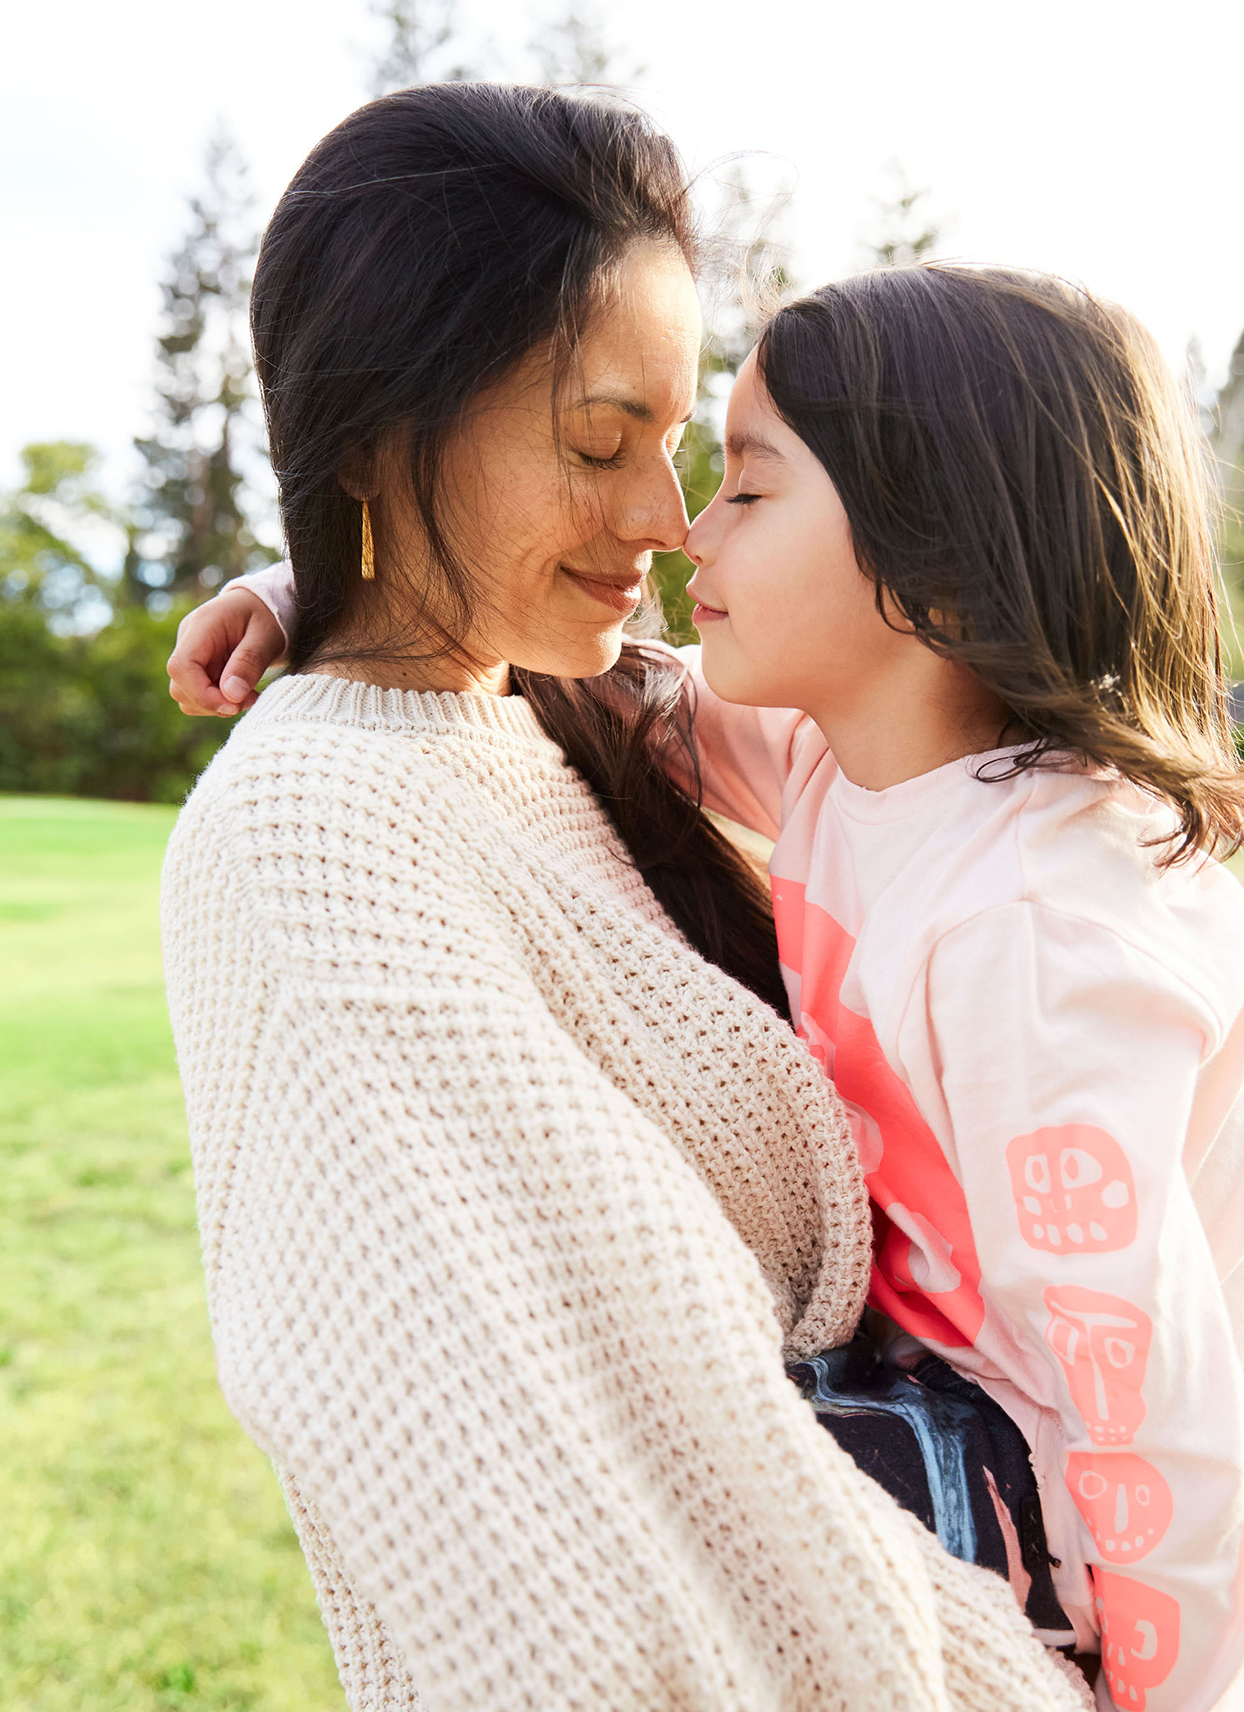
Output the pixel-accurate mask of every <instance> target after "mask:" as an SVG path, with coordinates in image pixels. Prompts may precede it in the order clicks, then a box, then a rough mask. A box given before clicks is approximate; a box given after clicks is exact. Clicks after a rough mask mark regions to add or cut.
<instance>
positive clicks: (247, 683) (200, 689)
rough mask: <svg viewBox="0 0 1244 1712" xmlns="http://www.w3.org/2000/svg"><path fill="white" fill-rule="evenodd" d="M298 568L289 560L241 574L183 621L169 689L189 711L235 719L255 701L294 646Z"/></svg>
mask: <svg viewBox="0 0 1244 1712" xmlns="http://www.w3.org/2000/svg"><path fill="white" fill-rule="evenodd" d="M293 616H294V574H293V571H292V570H291V569H290V566H289V565H288V563H285V562H283V563H281V564H279V565H270V566H269V567H268V568H267V569H266V570H263V571H255V572H253V573H252V574H251V575H250V576H248V577H235V578H234V580H233V581H232V582H229V583H226V584H225V586H224V588H222V589H221V591H220V593H219V594H218V595H216V596H215V597H214V598H213V599H212V600H207V601H204V602H203V604H202V606H196V607H195V609H194V611H193V612H188V613H187V614H186V616H185V617H184V618H183V619H182V621H181V623H180V624H179V625H178V627H177V646H176V647H175V648H174V650H173V652H172V654H171V655H170V656H169V661H168V675H169V694H170V695H171V696H172V698H173V700H174V701H175V702H176V703H177V705H178V707H180V708H181V710H182V712H183V713H188V714H199V715H203V714H214V715H216V716H217V717H219V718H222V719H231V718H232V717H233V715H234V714H236V713H243V712H245V710H246V709H247V708H248V707H253V706H254V704H255V698H256V690H257V686H258V683H259V680H260V678H262V677H263V675H264V673H265V672H266V671H267V670H268V668H269V667H270V666H275V665H277V664H278V663H279V662H280V661H281V660H282V659H283V658H284V656H285V651H286V649H287V647H288V646H289V635H290V630H291V627H292V624H293Z"/></svg>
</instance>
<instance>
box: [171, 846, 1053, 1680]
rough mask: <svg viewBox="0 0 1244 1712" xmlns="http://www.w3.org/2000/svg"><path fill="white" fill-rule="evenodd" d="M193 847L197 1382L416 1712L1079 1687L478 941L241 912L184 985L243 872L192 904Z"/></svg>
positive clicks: (732, 1236)
mask: <svg viewBox="0 0 1244 1712" xmlns="http://www.w3.org/2000/svg"><path fill="white" fill-rule="evenodd" d="M191 847H192V846H190V845H188V848H191ZM195 860H196V862H202V863H204V864H205V865H206V866H205V867H204V870H203V871H202V872H200V871H198V870H197V869H193V870H192V869H191V868H189V867H187V868H185V869H183V870H181V871H180V872H178V871H177V870H176V865H175V864H174V871H173V873H172V874H171V876H170V880H169V883H168V886H167V898H166V912H167V917H168V919H173V918H175V917H176V916H177V914H178V912H179V911H183V910H184V911H189V910H190V909H191V907H192V897H194V895H195V889H196V888H199V890H198V893H197V896H198V899H199V916H200V919H201V920H202V921H203V922H204V928H203V933H204V936H205V937H204V940H203V943H202V944H196V943H195V942H194V939H193V937H187V936H186V934H185V933H184V932H183V933H182V934H181V935H180V936H179V937H178V940H177V944H176V947H175V951H174V956H173V965H172V966H171V968H170V989H171V991H172V992H173V993H174V994H177V993H188V992H190V990H191V988H192V987H193V990H194V991H195V992H199V993H204V994H206V995H207V997H205V998H204V1000H203V1001H202V1002H203V1003H205V1004H207V1005H209V1006H218V1007H219V1008H218V1009H217V1010H215V1011H214V1012H213V1016H212V1017H208V1016H206V1015H204V1016H199V1017H197V1018H196V1017H194V1016H193V1015H192V1012H193V1005H192V1003H191V1001H190V1000H189V999H188V998H187V999H184V1000H180V1001H178V1002H177V1003H176V1004H175V1006H174V1010H175V1016H176V1019H177V1024H178V1035H179V1045H181V1046H182V1048H183V1069H184V1073H185V1075H186V1078H187V1090H188V1102H189V1103H190V1105H191V1106H192V1108H193V1109H195V1110H197V1111H200V1112H205V1113H207V1114H208V1115H207V1116H206V1117H205V1118H204V1119H203V1121H202V1122H201V1123H200V1124H199V1125H198V1126H197V1133H196V1134H195V1137H194V1143H195V1149H196V1171H197V1174H198V1177H199V1182H200V1197H201V1206H202V1225H203V1239H204V1247H205V1255H206V1258H207V1263H208V1277H209V1293H210V1301H211V1311H212V1319H213V1327H214V1334H215V1338H216V1344H217V1351H218V1360H219V1371H220V1377H221V1383H222V1386H223V1388H224V1391H225V1394H226V1396H227V1398H228V1400H229V1402H230V1404H231V1406H232V1408H233V1409H234V1411H235V1413H236V1414H237V1416H238V1418H239V1419H240V1420H241V1422H242V1423H243V1425H244V1426H245V1427H246V1429H247V1430H248V1431H249V1432H250V1433H251V1435H252V1436H253V1437H254V1438H255V1440H256V1441H257V1442H258V1443H259V1444H260V1445H261V1446H262V1447H263V1448H264V1449H265V1450H266V1451H267V1452H268V1453H269V1454H270V1455H271V1456H272V1457H273V1458H274V1460H275V1461H276V1462H277V1464H278V1465H279V1467H280V1468H281V1469H282V1471H283V1472H284V1474H285V1475H286V1477H287V1479H288V1480H289V1481H290V1482H291V1484H292V1485H293V1486H295V1487H296V1489H297V1491H298V1492H299V1493H300V1494H301V1495H302V1497H303V1498H304V1499H305V1501H306V1503H307V1505H308V1506H309V1507H310V1509H311V1510H312V1511H313V1513H314V1514H315V1516H316V1517H317V1518H318V1519H319V1521H320V1522H321V1523H322V1524H323V1526H324V1527H325V1528H327V1530H328V1531H329V1533H330V1534H331V1537H332V1540H333V1542H334V1543H335V1548H336V1550H337V1551H338V1553H339V1554H340V1558H341V1561H342V1563H343V1564H344V1566H345V1570H346V1572H347V1573H348V1576H349V1579H350V1583H351V1585H352V1586H353V1587H354V1588H355V1589H357V1591H358V1594H359V1596H360V1597H362V1598H364V1599H366V1600H367V1601H369V1602H370V1604H371V1606H372V1607H374V1609H375V1610H376V1611H377V1612H378V1613H379V1616H380V1618H381V1619H382V1620H383V1622H384V1624H385V1626H386V1627H387V1629H388V1631H389V1633H390V1634H391V1635H392V1637H393V1639H394V1641H395V1643H396V1644H397V1646H398V1647H399V1648H400V1650H401V1653H402V1656H403V1658H404V1660H406V1661H408V1664H409V1668H410V1670H411V1672H412V1674H413V1676H414V1678H415V1680H417V1682H418V1684H419V1688H420V1691H421V1693H424V1694H425V1695H426V1696H427V1700H428V1704H429V1705H430V1706H433V1707H435V1709H436V1712H518V1709H521V1708H530V1709H531V1712H537V1709H538V1712H588V1709H589V1708H590V1709H592V1712H596V1709H598V1708H600V1707H605V1706H607V1707H610V1708H611V1709H613V1712H817V1709H820V1708H825V1709H826V1712H828V1709H829V1708H831V1707H837V1706H841V1705H851V1706H864V1705H868V1706H870V1707H874V1706H875V1707H878V1708H895V1709H897V1708H900V1707H902V1708H905V1709H915V1708H929V1709H933V1708H936V1709H938V1712H950V1709H951V1708H954V1709H960V1708H962V1709H964V1712H969V1709H970V1712H996V1709H997V1708H998V1707H1000V1706H1006V1707H1008V1708H1009V1709H1016V1712H1038V1709H1041V1712H1044V1709H1046V1708H1049V1709H1051V1712H1053V1709H1054V1708H1059V1709H1070V1708H1073V1707H1077V1706H1082V1705H1083V1700H1082V1697H1081V1696H1080V1694H1079V1693H1078V1691H1077V1689H1076V1688H1075V1686H1074V1685H1073V1684H1072V1683H1071V1682H1070V1681H1069V1680H1068V1679H1067V1678H1065V1677H1064V1676H1062V1675H1060V1674H1059V1673H1058V1671H1057V1670H1056V1669H1055V1667H1054V1666H1053V1665H1052V1664H1051V1663H1050V1661H1049V1660H1048V1659H1047V1658H1046V1657H1045V1655H1044V1654H1043V1652H1042V1650H1041V1648H1040V1647H1039V1645H1038V1644H1037V1643H1036V1641H1035V1639H1034V1638H1033V1637H1032V1635H1031V1632H1030V1631H1029V1630H1028V1629H1027V1626H1026V1625H1025V1624H1024V1623H1023V1622H1022V1619H1021V1618H1020V1616H1019V1613H1018V1611H1017V1609H1016V1608H1015V1606H1014V1603H1013V1601H1012V1599H1011V1595H1010V1593H1009V1591H1008V1590H1007V1588H1006V1587H1005V1586H1004V1584H1002V1583H1001V1582H1000V1581H998V1580H997V1578H994V1577H990V1576H988V1575H987V1574H985V1573H984V1572H981V1571H975V1570H970V1569H968V1568H967V1567H966V1566H963V1565H960V1564H956V1563H953V1562H952V1561H951V1560H949V1559H948V1558H946V1557H945V1556H944V1554H942V1553H941V1551H940V1549H939V1548H938V1547H937V1544H936V1542H935V1541H934V1540H933V1539H932V1537H931V1536H929V1535H927V1534H926V1533H925V1532H924V1530H923V1529H921V1528H920V1527H919V1525H918V1524H916V1523H914V1522H913V1521H912V1520H911V1519H910V1518H907V1517H904V1516H903V1515H902V1514H901V1513H900V1512H899V1511H898V1510H897V1508H896V1507H895V1506H894V1505H893V1504H892V1503H891V1501H890V1500H889V1499H888V1498H887V1497H886V1495H885V1494H883V1493H881V1492H880V1490H879V1489H878V1488H876V1487H875V1486H873V1485H872V1483H871V1482H869V1481H867V1480H866V1479H865V1478H864V1477H863V1476H862V1475H860V1474H859V1473H858V1472H857V1471H856V1469H855V1467H854V1465H853V1464H851V1463H850V1461H849V1459H847V1458H846V1457H845V1456H844V1454H843V1453H841V1452H840V1451H839V1450H838V1448H837V1446H836V1445H835V1444H834V1443H833V1441H832V1440H831V1439H830V1438H829V1436H828V1435H827V1434H825V1433H824V1432H823V1431H822V1429H821V1428H820V1427H819V1426H818V1425H817V1424H816V1421H815V1419H814V1417H813V1415H812V1414H811V1412H810V1411H809V1410H808V1409H807V1406H806V1405H805V1404H804V1403H803V1402H802V1401H801V1400H800V1398H799V1397H798V1395H797V1394H796V1392H795V1391H794V1389H793V1388H792V1386H791V1385H790V1384H789V1382H788V1381H787V1380H786V1378H785V1376H784V1372H783V1368H782V1363H781V1356H780V1348H779V1345H780V1336H779V1329H778V1324H777V1320H776V1317H775V1315H774V1312H773V1307H772V1301H771V1298H770V1297H769V1295H768V1292H767V1290H766V1288H765V1286H764V1284H763V1282H762V1280H761V1276H760V1273H759V1269H758V1267H757V1265H756V1264H755V1262H754V1260H753V1257H752V1256H751V1255H750V1254H749V1252H748V1251H747V1249H746V1248H745V1247H744V1246H743V1245H742V1243H741V1242H740V1240H739V1238H738V1237H737V1235H736V1233H735V1232H734V1231H733V1229H732V1228H731V1227H730V1226H729V1224H728V1222H727V1221H726V1219H725V1217H724V1215H723V1213H722V1212H721V1210H720V1208H719V1207H718V1205H717V1203H716V1201H715V1200H714V1199H713V1197H712V1195H711V1193H710V1192H709V1190H708V1189H707V1187H706V1186H705V1184H704V1183H703V1181H702V1180H701V1179H700V1178H699V1177H698V1175H697V1174H696V1173H695V1172H694V1170H693V1169H692V1168H691V1167H690V1166H689V1165H688V1164H687V1163H686V1161H685V1160H684V1159H683V1158H682V1156H681V1155H680V1154H678V1153H677V1152H676V1151H675V1150H674V1149H673V1148H672V1147H671V1146H670V1145H669V1143H668V1142H667V1141H666V1139H665V1138H664V1137H663V1136H662V1135H661V1134H660V1132H659V1131H658V1130H656V1129H655V1128H654V1126H653V1125H652V1124H651V1123H650V1122H649V1121H648V1120H647V1119H646V1118H645V1117H644V1115H643V1114H642V1113H641V1112H640V1111H639V1110H638V1108H637V1107H635V1106H634V1105H633V1103H632V1102H631V1101H630V1100H629V1099H628V1098H627V1097H626V1095H625V1094H624V1093H623V1092H622V1091H620V1090H619V1089H618V1088H617V1087H616V1086H615V1085H614V1084H613V1083H612V1082H611V1081H609V1080H608V1079H607V1078H606V1077H604V1076H603V1075H602V1074H601V1073H600V1072H599V1070H598V1069H597V1068H596V1067H595V1066H594V1065H593V1064H592V1063H591V1062H590V1061H589V1060H588V1059H586V1058H585V1056H584V1055H583V1053H582V1052H581V1051H580V1050H579V1049H578V1048H577V1047H576V1045H575V1043H574V1042H573V1040H571V1039H570V1038H569V1037H568V1036H567V1035H566V1034H565V1032H564V1031H563V1030H562V1029H561V1028H560V1026H559V1025H558V1024H557V1023H556V1021H555V1020H554V1019H553V1018H552V1017H551V1015H550V1014H549V1012H548V1011H547V1009H546V1007H545V1006H544V1004H543V1002H542V999H541V997H540V994H539V992H538V990H537V989H536V988H535V986H534V985H533V984H532V982H531V981H530V979H529V978H528V976H527V974H526V972H525V970H524V968H523V967H522V965H521V962H520V960H519V959H518V958H517V957H515V958H510V957H509V956H507V951H506V946H507V935H506V933H505V932H504V931H503V924H501V923H498V924H497V930H496V931H495V932H492V933H480V934H479V935H478V936H476V935H468V936H467V937H466V938H465V939H464V940H463V941H462V942H460V943H458V944H457V945H456V948H455V950H456V955H455V958H454V960H453V962H452V965H451V966H450V969H449V971H448V972H447V973H445V974H444V975H443V976H441V977H439V978H437V979H435V980H434V979H421V978H420V977H419V976H418V974H417V973H414V972H407V973H405V974H402V973H400V972H399V969H398V965H399V964H400V961H401V960H400V959H396V958H395V959H393V960H392V961H391V962H390V964H389V966H388V967H387V968H386V969H384V970H382V971H380V972H379V973H378V974H375V973H367V972H364V971H359V970H349V969H343V968H341V967H339V966H337V964H336V963H335V962H334V960H333V959H331V958H328V957H325V956H317V955H315V954H314V953H313V948H312V947H310V946H309V945H307V944H304V943H300V942H299V940H298V936H297V935H296V934H294V933H292V932H291V931H290V929H289V924H288V923H283V922H282V920H281V918H280V911H279V910H278V909H274V908H273V907H272V904H271V901H270V900H269V901H268V902H267V903H266V904H264V905H263V907H260V906H261V903H262V900H261V899H255V909H256V915H255V918H254V921H255V923H256V924H258V923H261V924H262V927H261V928H260V927H257V926H254V925H253V926H252V931H265V932H266V933H267V941H266V943H267V947H268V950H267V953H266V955H265V958H264V959H263V968H262V969H259V970H257V971H256V973H255V975H254V977H253V979H254V981H255V982H256V983H257V986H256V987H255V988H254V989H253V990H252V993H251V995H249V996H248V995H247V994H245V993H239V992H238V991H237V989H236V987H233V986H230V987H229V990H228V993H227V996H222V997H219V998H218V997H217V994H218V993H220V994H224V992H225V988H226V984H225V983H224V982H217V981H216V980H214V978H213V976H214V975H215V973H217V971H216V970H214V969H212V968H208V969H203V968H200V969H199V970H198V977H197V980H196V981H194V982H192V981H191V979H190V968H191V966H192V965H194V964H196V962H201V961H202V960H203V959H204V958H208V957H209V954H210V955H214V956H216V957H219V958H223V960H224V964H225V965H226V966H228V967H229V968H230V969H231V970H236V969H237V968H239V967H241V963H240V961H239V960H237V959H235V958H232V957H231V956H230V954H229V938H230V934H231V932H232V931H233V930H232V929H231V928H230V926H229V922H230V919H231V917H230V911H234V912H236V911H238V910H241V909H243V908H244V907H245V897H246V894H247V890H248V888H247V887H246V886H239V887H236V888H234V889H232V890H229V889H227V888H224V887H222V886H217V888H216V890H215V892H214V893H213V902H212V903H211V904H210V905H204V904H203V903H202V897H203V890H204V889H206V888H210V887H211V885H212V882H211V880H210V878H209V873H208V868H209V867H210V858H209V857H207V856H206V855H204V854H202V853H201V852H196V854H195ZM217 872H219V869H217ZM450 913H451V914H452V912H450ZM447 919H448V917H447ZM407 926H408V929H409V931H410V932H411V933H412V934H413V935H414V936H416V938H417V936H418V934H419V933H420V931H421V927H420V924H419V923H418V922H414V923H408V924H407ZM444 926H445V923H444V922H443V921H442V922H441V923H440V927H441V929H442V930H443V929H444ZM435 929H436V924H432V931H435ZM393 931H395V932H396V931H398V930H397V928H393ZM424 931H426V930H424ZM209 940H210V945H209ZM181 971H185V979H183V978H182V975H181V973H180V972H181ZM256 993H261V995H262V999H261V1013H262V1024H261V1026H260V1027H259V1029H258V1031H257V1032H256V1033H255V1035H254V1037H253V1038H252V1039H251V1040H249V1041H245V1040H243V1039H242V1037H241V1036H240V1035H239V1036H238V1038H237V1040H235V1041H234V1043H233V1044H232V1045H229V1044H228V1036H229V1033H230V1031H231V1030H237V1029H238V1028H239V1027H240V1023H239V1020H238V1019H240V1018H241V1017H243V1016H245V1015H246V1014H248V1012H254V1010H255V1006H254V1005H252V1004H251V1002H250V1000H251V999H252V998H254V996H255V994H256ZM196 1043H200V1044H196ZM229 1064H232V1065H233V1066H234V1070H233V1073H232V1074H229V1073H224V1074H223V1075H222V1071H223V1070H224V1066H226V1065H229ZM209 1088H210V1089H211V1090H216V1092H215V1094H214V1095H209V1092H208V1090H209Z"/></svg>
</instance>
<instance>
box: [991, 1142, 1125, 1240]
mask: <svg viewBox="0 0 1244 1712" xmlns="http://www.w3.org/2000/svg"><path fill="white" fill-rule="evenodd" d="M1006 1160H1007V1165H1008V1166H1009V1168H1010V1173H1011V1193H1012V1194H1013V1195H1014V1197H1015V1211H1016V1213H1017V1215H1018V1217H1019V1228H1020V1234H1021V1235H1022V1236H1023V1239H1024V1241H1025V1242H1026V1243H1027V1244H1028V1246H1029V1247H1030V1248H1043V1249H1047V1250H1049V1252H1050V1253H1051V1254H1100V1253H1102V1252H1104V1251H1105V1250H1107V1249H1118V1248H1126V1247H1127V1245H1128V1243H1130V1242H1131V1241H1132V1239H1133V1238H1134V1237H1135V1235H1136V1190H1135V1185H1134V1183H1133V1181H1132V1168H1131V1166H1130V1165H1129V1164H1128V1162H1127V1155H1126V1154H1125V1153H1124V1151H1123V1149H1122V1148H1121V1147H1120V1146H1119V1144H1118V1142H1117V1141H1116V1140H1115V1139H1114V1137H1113V1136H1112V1135H1108V1134H1107V1133H1106V1131H1105V1130H1104V1129H1097V1128H1095V1127H1094V1126H1093V1125H1092V1124H1063V1125H1061V1126H1060V1127H1058V1128H1054V1129H1038V1130H1034V1131H1033V1132H1032V1134H1031V1135H1017V1136H1016V1137H1015V1139H1014V1140H1013V1141H1011V1142H1009V1143H1008V1144H1007V1150H1006Z"/></svg>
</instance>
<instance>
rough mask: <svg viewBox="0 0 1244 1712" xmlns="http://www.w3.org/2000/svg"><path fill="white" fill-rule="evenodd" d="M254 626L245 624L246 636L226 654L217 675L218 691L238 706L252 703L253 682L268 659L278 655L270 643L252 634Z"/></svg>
mask: <svg viewBox="0 0 1244 1712" xmlns="http://www.w3.org/2000/svg"><path fill="white" fill-rule="evenodd" d="M275 622H276V621H275V619H274V620H272V623H273V625H274V626H275ZM257 628H259V627H258V626H256V625H251V626H249V627H248V629H247V632H246V635H245V636H244V637H243V638H242V640H241V642H239V643H238V645H237V647H236V648H235V649H234V650H233V652H232V654H230V656H229V658H228V660H226V662H225V668H224V671H222V672H221V674H220V688H221V691H222V692H223V694H224V695H226V696H227V697H228V699H229V700H230V701H231V702H234V703H235V704H236V705H237V706H238V707H251V706H253V704H254V701H255V685H256V684H257V683H258V682H259V680H260V678H262V677H263V675H264V673H265V672H266V671H267V669H268V667H269V666H270V665H271V664H272V661H273V660H274V659H275V658H277V657H278V656H277V655H275V654H274V653H273V651H272V648H271V646H266V645H265V641H264V639H262V638H256V637H255V635H254V631H255V629H257ZM267 640H268V641H270V640H271V639H270V638H269V639H267Z"/></svg>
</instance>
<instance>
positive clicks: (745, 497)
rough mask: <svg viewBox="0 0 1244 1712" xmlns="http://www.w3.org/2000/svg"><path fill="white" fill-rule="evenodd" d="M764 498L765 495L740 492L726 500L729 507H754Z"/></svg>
mask: <svg viewBox="0 0 1244 1712" xmlns="http://www.w3.org/2000/svg"><path fill="white" fill-rule="evenodd" d="M763 497H764V496H763V494H759V493H743V492H742V491H740V492H738V493H732V494H731V495H730V497H729V498H728V499H727V500H726V504H727V505H754V504H755V503H756V501H757V500H758V499H762V498H763Z"/></svg>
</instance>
